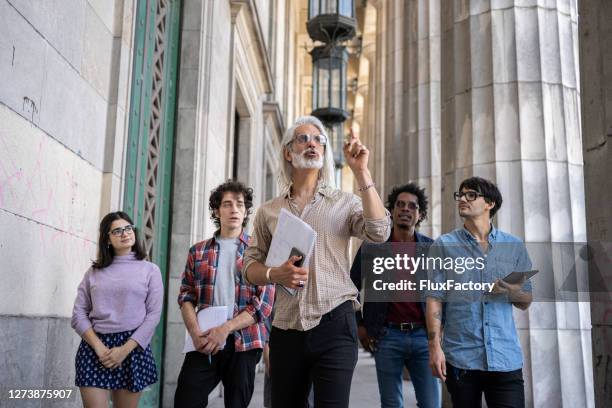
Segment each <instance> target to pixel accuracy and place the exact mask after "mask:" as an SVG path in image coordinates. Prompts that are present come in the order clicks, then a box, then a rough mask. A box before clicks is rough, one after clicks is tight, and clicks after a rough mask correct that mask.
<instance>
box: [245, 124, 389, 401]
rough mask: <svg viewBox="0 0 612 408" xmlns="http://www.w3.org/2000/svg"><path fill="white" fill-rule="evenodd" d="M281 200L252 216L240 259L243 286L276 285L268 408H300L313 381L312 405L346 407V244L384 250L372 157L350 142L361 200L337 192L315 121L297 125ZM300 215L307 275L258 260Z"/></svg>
mask: <svg viewBox="0 0 612 408" xmlns="http://www.w3.org/2000/svg"><path fill="white" fill-rule="evenodd" d="M280 154H281V163H282V164H281V169H280V175H279V184H280V187H281V193H282V194H281V196H279V197H276V198H274V199H272V200H271V201H268V202H267V203H265V204H263V205H262V206H261V208H260V209H259V210H258V211H257V215H256V217H255V222H254V230H253V238H252V241H251V244H250V246H249V248H248V249H247V250H246V252H245V258H244V267H243V269H242V273H243V276H244V277H245V279H246V280H247V281H249V282H251V283H253V284H256V285H260V284H261V285H265V284H269V283H279V284H281V285H283V286H285V287H287V288H293V289H298V290H297V293H296V294H295V295H294V296H292V295H290V294H289V293H288V292H287V291H284V290H277V297H276V302H275V305H274V313H275V315H274V321H273V322H272V326H273V327H272V332H271V335H270V366H271V372H270V374H271V380H272V406H273V407H293V406H297V407H299V406H304V404H305V403H306V398H307V395H308V391H309V386H310V384H311V382H312V385H313V387H314V399H315V406H316V407H317V408H319V407H348V404H349V394H350V388H351V379H352V376H353V370H354V368H355V364H356V362H357V325H356V322H355V315H354V310H355V309H356V308H357V307H358V303H357V289H356V288H355V285H353V283H352V281H351V277H350V274H349V270H350V265H349V241H350V237H357V238H360V239H363V240H367V241H370V242H384V241H385V240H386V239H387V238H388V236H389V233H390V230H391V228H390V226H391V222H390V219H389V212H388V211H387V210H386V209H385V207H384V205H383V203H382V200H381V199H380V196H379V195H378V193H377V192H376V189H375V188H374V183H373V182H372V177H371V176H370V172H369V171H368V167H367V165H368V157H369V151H368V149H367V148H366V147H365V146H364V145H363V144H362V143H361V142H360V141H359V138H358V137H357V136H355V135H351V137H350V139H349V140H347V141H346V142H345V144H344V155H345V157H346V162H347V164H348V166H349V167H350V169H351V171H352V172H353V174H354V176H355V181H356V182H357V185H358V186H359V191H360V192H361V199H359V197H357V196H355V195H353V194H350V193H345V192H342V191H340V190H338V189H336V188H335V186H334V177H333V175H334V164H333V160H332V157H333V155H332V151H331V146H330V144H329V143H328V138H327V135H326V133H325V129H324V127H323V125H322V123H321V122H320V121H319V120H318V119H317V118H315V117H312V116H305V117H301V118H298V119H297V121H296V122H295V123H294V124H293V126H291V127H290V128H289V129H288V131H287V133H286V134H285V136H284V138H283V141H282V149H281V152H280ZM282 208H284V209H286V210H287V211H290V212H291V213H293V214H294V215H296V216H298V217H300V218H301V219H302V220H303V221H304V222H306V223H308V224H309V225H310V226H311V227H312V228H313V229H314V230H315V231H316V232H317V241H316V243H315V248H314V253H313V254H312V256H311V258H310V264H309V267H308V269H306V268H301V267H297V266H296V265H294V264H295V263H296V262H297V261H298V260H299V257H297V256H294V257H291V258H290V259H289V260H287V262H285V263H284V264H283V265H281V266H280V267H276V268H270V267H267V266H266V265H265V264H264V262H265V260H266V256H267V254H268V250H269V248H270V242H271V241H272V234H273V233H274V230H275V229H276V224H277V221H278V216H279V213H280V210H281V209H282Z"/></svg>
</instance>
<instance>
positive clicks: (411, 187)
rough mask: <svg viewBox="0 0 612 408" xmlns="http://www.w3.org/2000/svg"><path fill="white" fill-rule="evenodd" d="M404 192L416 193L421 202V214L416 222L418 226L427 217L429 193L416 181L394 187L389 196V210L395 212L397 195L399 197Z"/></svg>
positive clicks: (387, 205)
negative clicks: (426, 193)
mask: <svg viewBox="0 0 612 408" xmlns="http://www.w3.org/2000/svg"><path fill="white" fill-rule="evenodd" d="M402 193H410V194H414V195H415V196H416V197H417V201H418V202H419V215H420V218H419V221H418V222H417V223H416V226H417V227H418V226H419V225H421V221H423V220H425V219H427V205H428V204H429V200H428V199H427V195H425V189H424V188H421V187H419V186H418V184H416V183H408V184H404V185H400V186H395V187H393V188H392V189H391V192H390V193H389V195H388V196H387V204H386V207H387V209H388V210H389V212H391V213H392V212H393V208H394V207H395V202H396V201H397V197H399V195H400V194H402Z"/></svg>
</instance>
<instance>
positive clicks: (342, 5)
mask: <svg viewBox="0 0 612 408" xmlns="http://www.w3.org/2000/svg"><path fill="white" fill-rule="evenodd" d="M308 3H309V4H308V22H307V23H306V29H307V30H308V35H309V36H310V38H312V39H313V40H318V41H321V42H324V43H332V42H339V41H345V40H348V39H350V38H352V37H353V36H354V35H355V27H356V26H357V20H356V19H355V2H354V1H353V0H309V2H308Z"/></svg>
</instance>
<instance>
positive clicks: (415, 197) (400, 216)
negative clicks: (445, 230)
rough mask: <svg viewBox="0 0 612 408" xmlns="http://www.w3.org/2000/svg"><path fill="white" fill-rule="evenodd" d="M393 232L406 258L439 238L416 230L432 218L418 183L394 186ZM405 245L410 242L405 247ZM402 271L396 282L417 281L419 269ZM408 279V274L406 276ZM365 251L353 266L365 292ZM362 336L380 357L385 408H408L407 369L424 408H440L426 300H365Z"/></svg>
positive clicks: (361, 315)
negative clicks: (404, 375)
mask: <svg viewBox="0 0 612 408" xmlns="http://www.w3.org/2000/svg"><path fill="white" fill-rule="evenodd" d="M387 208H388V209H389V211H390V212H391V218H392V221H393V230H392V232H391V236H390V237H389V240H388V241H387V242H401V243H403V244H402V245H401V249H400V248H399V247H398V248H397V249H400V250H401V251H403V254H406V255H408V256H409V257H416V256H418V255H419V254H417V252H422V251H423V250H424V249H425V247H427V246H428V245H429V244H430V243H431V242H432V241H433V240H432V239H431V238H429V237H427V236H425V235H422V234H420V233H418V232H417V231H416V228H417V227H418V226H419V224H420V223H421V221H423V220H424V219H425V218H426V217H427V196H426V195H425V189H422V188H419V187H418V186H417V185H416V184H414V183H409V184H406V185H403V186H398V187H395V188H393V190H392V191H391V193H390V194H389V196H388V198H387ZM404 243H405V244H404ZM412 272H413V273H411V272H410V271H407V272H406V271H404V272H399V271H397V272H396V274H402V273H403V275H395V278H396V279H394V280H395V281H399V280H400V279H412V280H414V277H415V276H416V275H415V274H414V272H415V271H412ZM404 275H405V276H404ZM362 278H363V277H362V275H361V249H359V251H358V252H357V255H356V256H355V261H354V262H353V265H352V267H351V279H352V280H353V283H354V284H355V286H357V289H359V290H360V291H361V286H362V284H361V283H362ZM357 321H358V325H359V327H358V336H359V340H360V341H361V344H362V345H363V347H364V349H366V350H367V351H370V352H372V353H373V354H374V358H375V361H376V376H377V378H378V388H379V392H380V402H381V406H382V407H383V408H388V407H403V405H404V397H403V393H402V372H403V368H404V367H406V368H407V369H408V371H409V373H410V378H411V380H412V383H413V384H414V390H415V393H416V397H417V402H418V405H419V407H426V408H430V407H431V408H434V407H435V408H439V407H440V403H441V386H440V381H439V380H438V379H437V378H435V377H434V376H433V375H432V373H431V370H430V368H429V351H428V346H427V334H426V330H425V312H424V304H423V303H421V302H416V301H415V302H405V301H404V302H395V301H390V302H371V303H368V302H367V299H364V302H363V307H362V310H361V312H357Z"/></svg>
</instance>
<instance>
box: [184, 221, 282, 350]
mask: <svg viewBox="0 0 612 408" xmlns="http://www.w3.org/2000/svg"><path fill="white" fill-rule="evenodd" d="M249 238H250V237H249V236H248V235H247V234H246V233H245V232H243V233H242V234H241V235H240V244H239V245H238V252H237V253H236V274H235V276H234V282H235V293H236V296H235V302H234V317H236V316H237V315H238V314H240V313H242V311H244V310H246V311H247V312H248V313H249V314H250V315H251V316H253V319H255V323H254V324H252V325H250V326H248V327H245V328H244V329H240V330H237V331H236V332H234V337H235V347H236V351H247V350H252V349H258V348H261V349H262V348H263V347H264V345H265V344H266V341H267V339H268V330H267V328H266V325H265V321H266V319H268V318H269V317H270V313H271V312H272V305H273V304H274V285H265V286H255V285H250V284H248V283H247V282H245V281H244V279H243V278H242V262H243V255H244V250H245V249H246V247H247V246H248V245H249V244H248V243H249ZM218 253H219V244H218V243H217V242H216V241H215V238H214V237H213V238H211V239H208V240H206V241H202V242H198V243H197V244H195V245H194V246H192V247H191V248H190V249H189V255H187V264H186V265H185V270H184V271H183V273H182V275H181V288H180V290H179V296H178V303H179V306H182V305H183V303H184V302H191V303H193V305H194V306H195V307H196V309H197V310H200V309H204V308H206V307H209V306H212V305H213V304H212V303H213V293H214V287H215V276H216V273H217V265H218Z"/></svg>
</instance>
